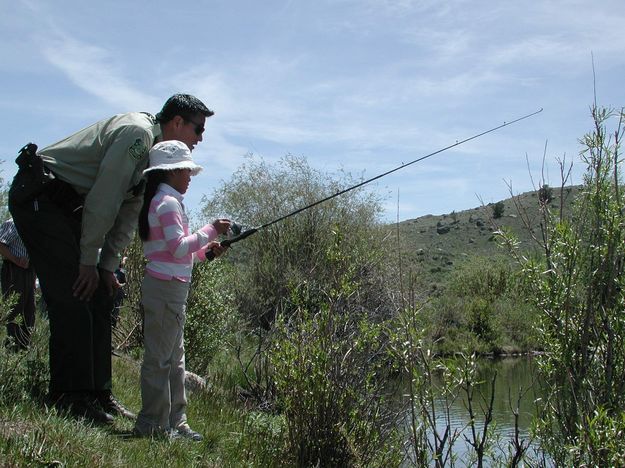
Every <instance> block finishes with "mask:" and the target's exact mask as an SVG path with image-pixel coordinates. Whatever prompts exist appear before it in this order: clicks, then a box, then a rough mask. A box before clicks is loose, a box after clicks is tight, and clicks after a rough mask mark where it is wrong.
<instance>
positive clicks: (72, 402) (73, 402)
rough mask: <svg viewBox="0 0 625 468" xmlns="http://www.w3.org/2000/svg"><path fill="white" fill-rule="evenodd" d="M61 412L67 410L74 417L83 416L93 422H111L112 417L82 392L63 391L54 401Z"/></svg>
mask: <svg viewBox="0 0 625 468" xmlns="http://www.w3.org/2000/svg"><path fill="white" fill-rule="evenodd" d="M54 406H55V408H56V409H57V410H59V411H61V412H67V413H68V414H70V415H71V416H73V417H75V418H83V419H86V420H87V421H90V422H92V423H95V424H113V421H114V418H113V416H111V415H110V414H109V413H107V412H106V411H104V410H103V409H102V408H100V405H99V404H98V403H97V402H96V401H95V400H93V399H92V398H89V397H88V396H87V395H84V394H77V395H73V394H71V393H64V394H62V395H61V396H60V397H59V398H57V399H56V401H55V402H54Z"/></svg>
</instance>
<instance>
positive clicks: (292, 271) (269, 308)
mask: <svg viewBox="0 0 625 468" xmlns="http://www.w3.org/2000/svg"><path fill="white" fill-rule="evenodd" d="M354 183H355V181H354V180H352V179H351V177H349V176H348V175H344V176H343V177H342V178H335V177H332V176H330V175H328V174H324V173H321V172H319V171H316V170H313V169H312V168H310V167H309V166H308V164H307V163H306V161H305V159H304V158H298V157H294V156H286V157H284V158H283V159H281V160H280V161H279V162H278V163H277V164H275V165H270V164H268V163H266V162H264V161H262V160H256V159H254V158H250V159H249V160H248V161H247V162H246V164H245V165H243V166H242V167H241V168H240V169H239V170H238V171H237V172H236V173H235V174H234V175H233V176H232V179H231V180H230V181H229V182H227V183H225V184H224V185H223V187H221V188H219V189H218V190H216V191H215V192H214V194H213V196H212V198H211V199H210V200H206V207H205V210H204V215H205V216H206V217H207V218H212V217H214V216H216V215H217V214H222V215H223V214H225V215H226V216H229V217H230V218H231V219H234V220H237V221H239V222H243V223H247V224H248V225H249V226H259V225H263V224H264V223H268V222H271V221H273V220H276V219H278V218H280V217H281V216H284V215H286V214H287V213H290V212H293V211H295V210H297V209H300V208H302V207H304V206H307V205H310V204H312V203H314V202H316V201H318V200H320V199H323V198H324V197H326V196H329V194H333V193H337V192H338V191H339V190H340V189H343V188H345V187H348V186H351V185H354ZM380 209H381V208H380V203H379V201H378V199H377V198H376V197H375V196H374V195H373V194H369V193H366V192H364V191H362V190H355V191H352V192H348V193H346V194H344V195H341V196H340V197H336V198H333V199H332V200H329V201H326V202H324V203H322V204H320V205H318V206H316V207H314V208H311V209H308V210H305V211H303V212H301V213H300V214H298V215H296V216H293V217H290V218H288V219H285V220H284V221H280V222H279V223H277V224H275V225H273V226H272V227H270V228H265V229H262V230H261V231H260V232H259V233H258V234H256V235H254V236H251V237H248V238H247V239H245V241H243V242H241V243H238V244H235V245H234V246H233V248H232V249H231V250H232V251H231V252H230V253H229V257H230V258H231V259H232V261H233V262H236V264H237V270H238V274H237V281H236V283H233V284H232V286H233V288H234V291H233V293H234V296H235V298H236V301H237V306H238V309H239V310H240V312H241V313H242V315H243V317H245V318H246V319H247V320H248V321H249V322H250V323H252V324H255V325H261V326H263V327H265V328H269V327H270V326H271V324H272V323H273V321H274V318H275V315H276V311H277V310H278V308H279V307H280V308H282V311H283V312H284V313H287V312H288V311H287V309H288V307H289V303H288V301H286V302H285V298H288V296H289V287H290V285H291V284H299V283H303V282H307V283H308V285H309V286H308V294H309V299H310V300H311V301H313V302H314V301H322V299H323V296H324V291H330V290H332V289H340V287H341V285H340V284H339V283H338V282H337V280H338V279H339V278H340V277H341V276H340V275H341V273H342V272H343V271H344V270H345V269H351V270H352V271H354V272H356V275H357V276H358V281H359V282H360V284H361V285H363V287H362V288H359V289H360V290H361V291H362V293H361V294H358V295H354V296H352V297H350V300H360V301H363V302H364V301H366V303H367V305H368V308H369V309H371V310H376V311H377V313H378V314H379V315H383V313H384V311H385V310H386V311H388V306H387V304H388V302H387V301H386V297H385V296H384V294H378V293H377V291H384V290H385V288H384V287H382V283H381V282H382V277H381V275H380V274H379V272H378V270H379V268H378V266H377V263H376V256H379V255H380V253H381V251H382V249H376V248H373V246H376V245H377V243H378V239H377V232H376V231H375V229H374V227H375V226H376V224H377V221H376V218H377V215H378V213H379V212H380ZM339 244H340V249H338V250H337V249H336V248H335V245H339ZM329 249H331V250H332V253H331V255H330V254H329ZM365 285H368V286H371V287H364V286H365ZM376 286H377V287H376Z"/></svg>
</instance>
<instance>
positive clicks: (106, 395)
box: [97, 391, 137, 419]
mask: <svg viewBox="0 0 625 468" xmlns="http://www.w3.org/2000/svg"><path fill="white" fill-rule="evenodd" d="M97 401H98V403H99V405H100V407H101V408H102V409H103V410H104V411H106V412H107V413H109V414H112V415H114V416H123V417H124V418H128V419H137V415H136V414H134V413H133V412H132V411H130V410H129V409H128V408H126V407H125V406H124V405H122V404H121V403H120V402H119V401H118V400H117V398H115V397H114V396H113V394H112V393H111V392H109V391H104V392H98V394H97Z"/></svg>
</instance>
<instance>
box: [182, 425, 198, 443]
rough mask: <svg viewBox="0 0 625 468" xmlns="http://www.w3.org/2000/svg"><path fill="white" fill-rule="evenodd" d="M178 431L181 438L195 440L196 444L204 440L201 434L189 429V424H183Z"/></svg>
mask: <svg viewBox="0 0 625 468" xmlns="http://www.w3.org/2000/svg"><path fill="white" fill-rule="evenodd" d="M176 430H177V431H178V435H179V436H181V437H185V438H187V439H191V440H194V441H195V442H200V441H201V440H202V439H204V437H203V436H202V434H200V433H199V432H195V431H194V430H193V429H191V428H190V427H189V425H188V424H181V425H180V426H178V427H177V428H176Z"/></svg>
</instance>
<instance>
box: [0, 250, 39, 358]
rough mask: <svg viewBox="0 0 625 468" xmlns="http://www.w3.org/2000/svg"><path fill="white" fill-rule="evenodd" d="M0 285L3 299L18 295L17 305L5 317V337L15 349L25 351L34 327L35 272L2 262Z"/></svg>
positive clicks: (30, 267)
mask: <svg viewBox="0 0 625 468" xmlns="http://www.w3.org/2000/svg"><path fill="white" fill-rule="evenodd" d="M0 284H1V285H2V294H3V296H4V297H7V296H9V295H10V294H12V293H16V294H17V295H18V298H17V303H16V304H15V305H14V306H13V309H12V310H11V312H10V313H9V315H8V317H7V335H8V336H9V337H11V338H13V340H14V341H15V346H16V347H17V348H19V349H26V348H27V347H28V345H29V344H30V335H31V331H32V329H33V327H34V326H35V270H34V269H33V268H32V266H29V267H28V268H26V269H24V268H21V267H19V266H17V265H16V264H15V263H13V262H11V261H10V260H4V261H3V262H2V269H1V270H0Z"/></svg>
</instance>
